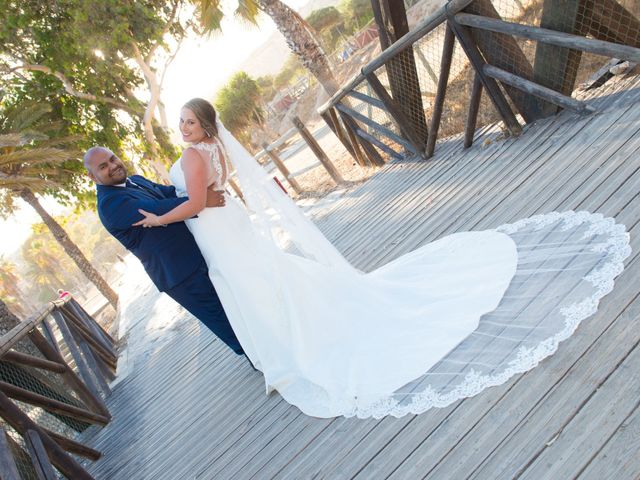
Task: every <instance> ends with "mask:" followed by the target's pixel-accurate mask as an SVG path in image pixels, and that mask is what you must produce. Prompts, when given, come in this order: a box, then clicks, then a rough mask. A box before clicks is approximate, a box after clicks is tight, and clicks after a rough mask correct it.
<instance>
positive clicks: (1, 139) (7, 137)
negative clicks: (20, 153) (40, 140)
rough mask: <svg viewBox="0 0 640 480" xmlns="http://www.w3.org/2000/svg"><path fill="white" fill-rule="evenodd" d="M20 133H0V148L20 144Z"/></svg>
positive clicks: (21, 139)
mask: <svg viewBox="0 0 640 480" xmlns="http://www.w3.org/2000/svg"><path fill="white" fill-rule="evenodd" d="M22 141H23V138H22V135H20V134H19V133H2V134H0V148H5V147H19V146H20V145H22Z"/></svg>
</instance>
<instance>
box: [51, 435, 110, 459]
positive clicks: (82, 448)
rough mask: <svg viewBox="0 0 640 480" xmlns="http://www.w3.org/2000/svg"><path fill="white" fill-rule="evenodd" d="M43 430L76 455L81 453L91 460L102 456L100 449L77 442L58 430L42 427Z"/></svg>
mask: <svg viewBox="0 0 640 480" xmlns="http://www.w3.org/2000/svg"><path fill="white" fill-rule="evenodd" d="M42 430H43V431H44V432H45V433H46V434H47V435H49V436H50V437H51V439H52V440H54V441H55V442H56V443H57V444H58V445H60V446H61V447H62V448H64V449H65V450H66V451H67V452H69V453H73V454H74V455H79V456H81V457H84V458H88V459H89V460H93V461H96V460H98V459H99V458H100V457H102V452H99V451H98V450H94V449H93V448H91V447H87V446H86V445H84V444H82V443H80V442H76V441H75V440H71V439H70V438H67V437H65V436H63V435H60V434H58V433H56V432H52V431H51V430H47V429H46V428H42Z"/></svg>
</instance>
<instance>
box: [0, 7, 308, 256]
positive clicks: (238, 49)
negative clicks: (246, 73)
mask: <svg viewBox="0 0 640 480" xmlns="http://www.w3.org/2000/svg"><path fill="white" fill-rule="evenodd" d="M307 2H308V0H287V1H286V3H287V5H289V6H290V7H292V8H294V9H296V10H297V9H298V8H300V7H301V6H303V5H304V4H305V3H307ZM234 3H235V2H233V1H229V0H227V1H223V9H224V11H225V14H226V16H225V18H224V19H223V20H222V30H223V33H222V34H219V35H216V36H214V37H212V38H193V37H192V38H188V39H187V40H186V41H185V42H184V44H183V45H182V47H181V49H180V51H179V52H178V55H176V58H175V59H174V60H173V62H172V63H171V65H170V67H169V70H168V71H167V73H166V75H165V80H164V89H163V93H162V98H163V101H164V103H165V106H166V109H167V119H168V122H169V126H170V127H171V128H173V129H174V130H175V127H176V126H177V122H178V118H179V116H180V107H181V106H182V105H183V104H184V103H185V102H186V101H187V100H189V99H191V98H193V97H204V98H207V99H211V98H212V97H213V95H214V93H215V92H216V91H217V90H218V89H219V88H220V87H222V86H223V85H224V84H225V83H226V81H227V80H228V79H229V77H230V76H231V75H232V74H233V73H235V71H236V69H237V67H238V66H239V65H240V64H241V63H242V62H243V61H244V60H245V59H246V58H247V57H248V56H249V55H250V54H251V52H253V51H254V50H255V49H257V48H258V47H259V46H260V45H261V44H262V43H264V42H265V41H266V40H267V38H268V37H269V36H270V35H271V34H272V33H273V32H274V31H276V27H275V25H274V23H273V22H272V21H271V19H270V18H269V17H267V16H266V15H263V16H262V17H261V21H260V22H259V28H258V27H255V26H247V25H245V24H243V23H241V22H239V21H238V20H236V19H235V18H234V17H233V9H234V8H235V7H234ZM174 124H175V125H174ZM44 203H45V206H46V207H47V208H48V209H49V211H50V213H52V214H53V215H59V214H60V213H62V212H63V209H61V208H60V207H59V206H58V205H56V203H55V202H54V201H53V200H50V199H45V201H44ZM38 221H40V218H39V217H38V215H37V214H36V213H35V212H34V211H33V210H32V209H31V208H30V207H29V206H27V205H26V204H25V205H24V207H23V208H21V209H20V210H19V212H18V213H17V214H16V215H14V216H13V217H12V218H10V219H9V220H6V221H5V220H1V219H0V255H6V254H10V253H12V252H14V251H15V250H17V249H18V248H19V247H20V245H21V244H22V242H24V241H25V240H26V239H27V237H28V236H29V234H30V233H31V225H32V224H33V223H35V222H38Z"/></svg>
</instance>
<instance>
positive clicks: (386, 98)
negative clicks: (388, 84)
mask: <svg viewBox="0 0 640 480" xmlns="http://www.w3.org/2000/svg"><path fill="white" fill-rule="evenodd" d="M366 77H367V81H368V82H369V85H371V88H372V89H373V91H374V92H375V93H376V95H377V96H378V98H379V99H380V101H381V102H382V104H383V105H384V107H385V108H384V110H385V111H386V112H387V114H388V115H389V117H390V118H391V121H392V122H393V123H394V124H395V125H396V127H397V128H398V130H400V132H402V134H403V135H404V136H405V137H406V138H407V140H408V141H409V142H410V144H411V146H412V148H410V149H409V150H411V151H412V152H413V153H417V154H420V153H421V152H422V151H423V150H424V146H425V143H426V138H422V137H421V136H420V135H419V133H418V131H417V130H416V129H415V128H414V125H413V123H412V122H411V120H410V119H409V118H408V117H407V116H406V115H405V112H404V111H403V109H402V108H401V107H400V105H399V104H398V102H396V101H395V100H394V99H393V98H391V95H389V92H387V89H386V88H384V85H382V82H380V80H379V79H378V77H377V76H376V74H375V73H373V72H372V73H369V74H367V76H366Z"/></svg>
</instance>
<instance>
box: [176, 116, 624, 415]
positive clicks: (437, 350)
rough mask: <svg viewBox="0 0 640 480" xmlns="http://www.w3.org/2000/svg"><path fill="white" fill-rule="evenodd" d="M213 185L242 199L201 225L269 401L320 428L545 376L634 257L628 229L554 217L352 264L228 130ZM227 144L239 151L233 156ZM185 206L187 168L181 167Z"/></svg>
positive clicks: (210, 213)
mask: <svg viewBox="0 0 640 480" xmlns="http://www.w3.org/2000/svg"><path fill="white" fill-rule="evenodd" d="M219 130H220V138H221V140H222V144H223V145H224V147H222V146H221V145H222V144H221V145H218V144H217V143H215V144H198V145H196V146H195V147H196V148H198V149H200V150H201V151H203V152H204V153H205V155H206V156H207V157H208V158H210V165H209V184H212V183H214V180H215V179H217V182H218V183H217V184H216V187H217V188H219V189H223V188H224V187H225V182H226V177H227V169H231V166H230V165H225V164H224V161H223V160H222V159H223V158H225V157H226V158H228V159H229V160H230V162H231V163H232V164H233V166H234V167H235V168H236V171H237V177H238V179H239V181H240V183H241V188H242V191H243V194H244V200H245V201H246V203H247V206H248V209H247V208H246V207H245V205H244V204H243V203H242V202H241V201H240V200H238V199H236V198H235V197H231V196H230V195H227V202H226V205H225V206H224V207H221V208H207V209H205V210H204V211H202V212H201V213H200V214H199V215H198V217H197V218H194V219H190V220H187V221H186V223H187V225H188V227H189V229H190V230H191V232H192V233H193V236H194V237H195V239H196V242H197V243H198V246H199V247H200V249H201V251H202V254H203V256H204V258H205V260H206V262H207V265H208V266H209V274H210V277H211V280H212V281H213V284H214V285H215V288H216V290H217V292H218V295H219V297H220V300H221V301H222V304H223V306H224V308H225V311H226V313H227V316H228V317H229V321H230V322H231V325H232V327H233V329H234V331H235V332H236V334H237V336H238V339H239V340H240V343H241V344H242V346H243V348H244V350H245V351H246V353H247V355H248V356H249V357H250V358H251V360H252V361H253V363H254V364H255V365H256V366H257V367H258V368H259V369H260V370H261V371H262V372H263V373H264V378H265V382H266V388H267V391H271V390H274V389H275V390H277V391H278V392H279V393H280V394H281V395H282V397H283V398H284V399H285V400H286V401H287V402H289V403H291V404H293V405H295V406H297V407H298V408H299V409H300V410H302V411H303V412H304V413H306V414H308V415H312V416H317V417H333V416H340V415H342V416H358V417H362V418H364V417H370V416H373V417H382V416H385V415H394V416H401V415H405V414H408V413H421V412H423V411H425V410H427V409H429V408H431V407H433V406H438V407H443V406H446V405H448V404H450V403H452V402H454V401H456V400H458V399H460V398H464V397H468V396H471V395H475V394H477V393H478V392H480V391H481V390H483V389H484V388H486V387H489V386H492V385H498V384H501V383H504V382H505V381H506V380H507V379H509V378H510V377H511V376H513V375H514V374H517V373H520V372H524V371H526V370H528V369H531V368H533V367H534V366H535V365H536V364H537V363H538V362H539V361H540V360H541V359H543V358H544V357H546V356H548V355H550V354H552V353H553V352H554V351H555V350H556V349H557V347H558V343H559V342H560V341H561V340H563V339H565V338H567V337H568V336H570V335H571V334H572V333H573V331H574V330H575V329H576V327H577V326H578V323H579V322H580V321H581V320H582V319H584V318H586V317H588V316H589V315H591V314H593V313H594V312H595V310H596V308H597V304H598V301H599V299H600V298H601V297H602V296H603V295H605V294H606V293H607V292H609V291H610V290H611V289H612V287H613V278H614V277H615V276H616V275H618V274H619V273H620V272H621V271H622V268H623V260H624V258H625V257H626V256H628V255H629V253H630V249H629V245H628V244H629V236H628V234H627V233H626V231H625V228H624V226H622V225H616V224H615V223H614V221H613V220H612V219H610V218H603V217H602V215H599V214H591V213H587V212H564V213H557V212H554V213H550V214H546V215H541V216H536V217H532V218H528V219H524V220H521V221H519V222H517V223H515V224H510V225H503V226H501V227H498V228H497V229H495V230H489V231H483V232H464V233H456V234H453V235H449V236H447V237H444V238H441V239H439V240H437V241H435V242H432V243H429V244H427V245H425V246H423V247H421V248H419V249H417V250H415V251H413V252H411V253H408V254H406V255H404V256H402V257H400V258H397V259H396V260H393V261H391V262H390V263H388V264H386V265H384V266H382V267H380V268H378V269H377V270H375V271H373V272H369V273H363V272H360V271H359V270H357V269H355V268H353V267H352V266H351V265H349V264H348V262H347V261H346V260H345V259H344V258H343V257H342V256H341V255H340V254H339V253H338V252H337V250H335V249H334V248H333V247H332V246H331V244H330V243H329V242H328V241H327V240H326V239H325V238H324V237H323V236H322V235H321V234H320V233H319V231H318V230H317V229H315V227H314V226H313V224H312V222H310V221H309V220H307V219H306V218H304V215H302V214H301V213H300V211H299V210H298V209H297V208H296V207H295V205H294V204H293V202H292V201H290V200H289V198H288V197H286V195H284V194H283V193H282V191H281V190H279V188H277V186H275V183H274V182H273V181H272V179H271V178H269V177H268V175H266V173H265V172H264V171H262V170H261V167H260V166H259V165H258V164H257V162H255V160H253V158H252V157H251V156H250V155H249V154H248V153H247V152H246V151H245V150H244V149H243V148H242V146H241V145H240V144H239V143H238V142H237V140H235V139H234V138H233V137H232V136H231V135H230V134H229V132H227V131H226V130H225V129H224V127H223V126H222V125H220V124H219ZM222 148H224V152H225V153H224V154H221V151H222ZM171 180H172V182H173V184H174V185H175V186H176V189H177V191H178V194H179V195H186V187H185V179H184V175H183V172H182V169H181V164H180V160H178V161H177V162H176V163H175V164H174V165H173V167H172V168H171Z"/></svg>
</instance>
